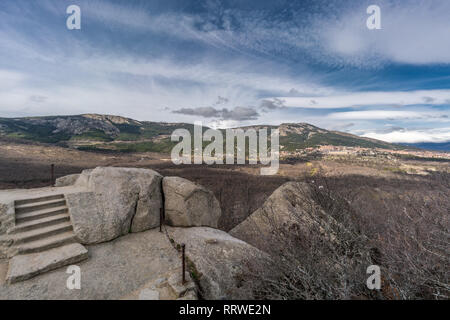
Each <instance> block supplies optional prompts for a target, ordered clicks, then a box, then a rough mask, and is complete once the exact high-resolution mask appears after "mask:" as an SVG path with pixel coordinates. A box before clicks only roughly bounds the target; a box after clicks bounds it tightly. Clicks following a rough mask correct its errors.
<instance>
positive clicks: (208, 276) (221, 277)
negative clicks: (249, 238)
mask: <svg viewBox="0 0 450 320" xmlns="http://www.w3.org/2000/svg"><path fill="white" fill-rule="evenodd" d="M167 230H168V234H169V237H170V238H171V239H172V240H173V241H174V242H175V243H177V244H181V243H184V244H185V245H186V256H187V258H188V259H189V260H190V261H191V262H192V263H193V266H191V268H194V270H190V271H191V274H193V278H194V279H195V280H196V282H197V285H198V286H199V293H200V295H201V297H202V298H204V299H212V300H217V299H252V298H254V297H253V293H252V290H251V288H252V284H251V283H248V282H246V281H245V280H244V279H246V278H247V279H248V277H247V276H246V273H247V272H249V269H248V268H247V267H248V265H249V264H250V263H256V264H258V263H259V262H262V261H263V260H265V259H267V256H266V255H265V254H264V253H263V252H262V251H260V250H258V249H257V248H255V247H253V246H251V245H249V244H248V243H245V242H244V241H241V240H239V239H236V238H234V237H232V236H230V235H229V234H228V233H226V232H224V231H221V230H217V229H212V228H207V227H193V228H173V227H167Z"/></svg>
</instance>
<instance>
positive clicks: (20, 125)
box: [0, 114, 406, 153]
mask: <svg viewBox="0 0 450 320" xmlns="http://www.w3.org/2000/svg"><path fill="white" fill-rule="evenodd" d="M178 128H184V129H187V130H189V131H190V132H193V125H192V124H188V123H166V122H149V121H137V120H133V119H130V118H124V117H119V116H112V115H99V114H83V115H74V116H51V117H27V118H0V136H1V137H6V138H10V139H20V140H25V141H33V142H41V143H50V144H57V145H60V146H65V147H70V148H77V149H80V150H86V151H114V152H117V151H120V152H163V153H168V152H170V150H171V149H172V147H173V146H174V145H175V144H176V143H175V142H172V141H170V135H171V134H172V132H173V131H174V130H175V129H178ZM248 128H255V129H259V128H277V127H276V126H252V127H243V128H242V129H244V130H245V129H248ZM278 128H279V129H280V145H281V146H282V150H286V151H295V150H300V149H304V148H308V147H317V146H319V145H334V146H352V147H365V148H383V149H405V148H406V147H404V146H400V145H396V144H390V143H387V142H383V141H380V140H375V139H369V138H363V137H358V136H355V135H351V134H348V133H343V132H338V131H328V130H324V129H321V128H318V127H315V126H313V125H310V124H307V123H287V124H281V125H280V126H278ZM205 129H206V128H205Z"/></svg>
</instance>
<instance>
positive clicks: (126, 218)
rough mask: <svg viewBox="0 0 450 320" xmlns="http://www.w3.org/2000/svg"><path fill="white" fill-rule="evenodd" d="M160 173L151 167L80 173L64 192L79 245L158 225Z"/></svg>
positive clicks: (96, 170) (160, 200)
mask: <svg viewBox="0 0 450 320" xmlns="http://www.w3.org/2000/svg"><path fill="white" fill-rule="evenodd" d="M161 180H162V176H161V175H160V174H158V173H157V172H155V171H153V170H148V169H135V168H113V167H107V168H103V167H99V168H96V169H94V170H90V171H88V172H83V173H82V174H81V175H80V177H79V178H78V180H77V182H76V185H78V186H84V187H85V189H86V192H80V193H69V194H67V195H66V198H67V204H68V207H69V214H70V217H71V220H72V223H73V226H74V231H75V234H76V235H77V237H78V239H79V241H80V242H81V243H83V244H90V243H99V242H104V241H109V240H112V239H114V238H117V237H119V236H122V235H125V234H127V233H129V232H140V231H144V230H148V229H151V228H155V227H157V226H158V225H159V219H160V208H161V207H162V194H161Z"/></svg>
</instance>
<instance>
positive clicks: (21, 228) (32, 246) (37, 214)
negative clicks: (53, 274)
mask: <svg viewBox="0 0 450 320" xmlns="http://www.w3.org/2000/svg"><path fill="white" fill-rule="evenodd" d="M14 205H15V219H16V224H15V227H14V228H13V229H12V230H9V232H8V233H9V237H10V238H11V239H12V241H13V245H12V247H11V250H10V254H9V255H10V257H11V259H10V262H9V269H8V274H7V276H6V280H7V281H8V282H9V283H14V282H18V281H23V280H27V279H29V278H31V277H34V276H36V275H38V274H40V273H43V272H47V271H50V270H53V269H56V268H59V267H62V266H65V265H68V264H72V263H76V262H79V261H81V260H84V259H86V258H87V257H88V254H87V250H86V248H84V247H83V246H82V245H81V244H79V243H76V237H75V233H74V232H73V227H72V223H71V221H70V216H69V211H68V208H67V204H66V200H65V197H64V195H63V194H55V195H49V196H45V197H40V198H33V199H24V200H16V201H15V202H14Z"/></svg>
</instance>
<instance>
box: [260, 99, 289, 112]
mask: <svg viewBox="0 0 450 320" xmlns="http://www.w3.org/2000/svg"><path fill="white" fill-rule="evenodd" d="M259 107H260V108H261V109H263V110H264V111H270V110H277V109H283V108H286V107H285V105H284V101H283V100H281V99H277V98H275V99H271V100H262V101H261V103H260V105H259Z"/></svg>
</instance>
